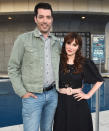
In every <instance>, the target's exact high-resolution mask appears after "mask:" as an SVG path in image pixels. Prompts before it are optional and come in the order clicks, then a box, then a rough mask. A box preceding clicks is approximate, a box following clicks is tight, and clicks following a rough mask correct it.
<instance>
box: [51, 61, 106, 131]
mask: <svg viewBox="0 0 109 131" xmlns="http://www.w3.org/2000/svg"><path fill="white" fill-rule="evenodd" d="M67 68H68V72H67V73H64V72H62V71H61V68H60V73H59V74H60V75H59V87H60V88H66V87H68V86H70V87H72V88H73V89H76V88H81V87H82V83H89V84H94V83H96V82H97V81H103V78H102V77H101V75H100V74H99V72H98V69H97V67H96V66H95V64H94V63H93V61H91V60H89V59H85V62H84V64H83V71H82V72H81V73H78V74H74V70H75V67H74V65H67ZM53 131H93V125H92V118H91V113H90V109H89V107H88V103H87V100H81V101H77V99H75V98H74V97H73V95H65V94H60V93H59V95H58V106H57V109H56V113H55V118H54V126H53Z"/></svg>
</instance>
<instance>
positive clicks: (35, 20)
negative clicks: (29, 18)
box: [34, 16, 37, 24]
mask: <svg viewBox="0 0 109 131" xmlns="http://www.w3.org/2000/svg"><path fill="white" fill-rule="evenodd" d="M34 22H35V23H36V24H37V18H36V16H34Z"/></svg>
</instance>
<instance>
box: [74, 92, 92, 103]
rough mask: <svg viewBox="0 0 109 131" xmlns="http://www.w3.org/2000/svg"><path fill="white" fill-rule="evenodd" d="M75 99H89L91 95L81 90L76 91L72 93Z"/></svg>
mask: <svg viewBox="0 0 109 131" xmlns="http://www.w3.org/2000/svg"><path fill="white" fill-rule="evenodd" d="M74 97H75V99H78V100H77V101H80V100H82V99H89V98H90V97H91V96H90V95H89V94H85V93H84V92H83V91H81V92H79V93H77V94H75V95H74Z"/></svg>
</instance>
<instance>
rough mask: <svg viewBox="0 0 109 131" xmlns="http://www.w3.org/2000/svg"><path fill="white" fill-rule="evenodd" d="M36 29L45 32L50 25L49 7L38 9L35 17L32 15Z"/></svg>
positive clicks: (51, 18) (48, 29) (51, 20)
mask: <svg viewBox="0 0 109 131" xmlns="http://www.w3.org/2000/svg"><path fill="white" fill-rule="evenodd" d="M34 20H35V22H36V24H37V27H38V29H39V30H40V32H41V33H42V34H47V33H49V31H50V28H51V26H52V22H53V17H52V14H51V10H49V9H38V14H37V17H36V16H35V17H34Z"/></svg>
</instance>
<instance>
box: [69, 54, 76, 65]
mask: <svg viewBox="0 0 109 131" xmlns="http://www.w3.org/2000/svg"><path fill="white" fill-rule="evenodd" d="M67 57H68V60H67V64H74V59H75V55H73V56H67Z"/></svg>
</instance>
